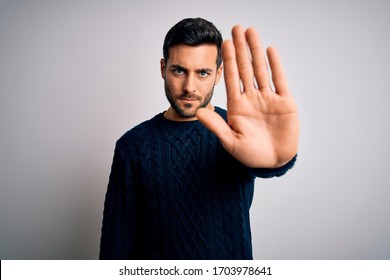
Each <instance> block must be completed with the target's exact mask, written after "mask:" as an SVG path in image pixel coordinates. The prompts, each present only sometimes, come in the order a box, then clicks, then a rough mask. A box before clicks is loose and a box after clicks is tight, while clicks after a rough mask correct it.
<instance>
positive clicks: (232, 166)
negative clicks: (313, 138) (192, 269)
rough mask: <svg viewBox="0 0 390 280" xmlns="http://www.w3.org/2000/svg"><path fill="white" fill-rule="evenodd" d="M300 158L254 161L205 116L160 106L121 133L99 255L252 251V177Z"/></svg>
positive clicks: (247, 255) (247, 254) (240, 254)
mask: <svg viewBox="0 0 390 280" xmlns="http://www.w3.org/2000/svg"><path fill="white" fill-rule="evenodd" d="M215 110H216V112H217V113H219V114H220V115H221V116H222V117H223V118H225V120H226V111H225V110H223V109H220V108H218V107H216V108H215ZM294 161H295V158H294V159H293V160H292V161H290V162H289V163H288V164H286V165H285V166H283V167H280V168H276V169H249V168H247V167H245V166H243V165H242V164H240V163H239V162H238V161H237V160H235V159H234V158H233V157H232V156H231V155H230V154H229V153H227V152H226V151H225V150H224V149H223V147H222V146H221V144H220V142H219V140H218V138H217V137H216V136H215V135H214V134H213V133H211V132H210V131H209V130H207V129H206V128H205V127H204V126H203V125H202V124H201V123H200V122H199V121H190V122H174V121H170V120H167V119H165V118H164V116H163V114H162V113H160V114H158V115H157V116H155V117H154V118H152V119H151V120H149V121H146V122H144V123H142V124H140V125H138V126H136V127H134V128H133V129H131V130H130V131H128V132H127V133H126V134H124V135H123V136H122V137H121V138H120V139H119V140H118V141H117V144H116V147H115V153H114V159H113V164H112V169H111V174H110V179H109V184H108V189H107V194H106V200H105V204H104V214H103V227H102V236H101V245H100V256H99V257H100V259H252V243H251V230H250V222H249V208H250V206H251V203H252V198H253V191H254V179H255V177H263V178H269V177H274V176H281V175H283V174H284V173H286V172H287V170H288V169H290V168H291V167H292V166H293V164H294Z"/></svg>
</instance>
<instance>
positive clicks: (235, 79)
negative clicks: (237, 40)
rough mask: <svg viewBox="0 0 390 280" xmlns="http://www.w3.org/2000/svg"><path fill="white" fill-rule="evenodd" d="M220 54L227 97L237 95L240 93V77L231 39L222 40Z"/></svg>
mask: <svg viewBox="0 0 390 280" xmlns="http://www.w3.org/2000/svg"><path fill="white" fill-rule="evenodd" d="M222 56H223V68H224V69H223V74H224V77H225V86H226V94H227V97H228V98H235V97H239V96H240V94H241V89H240V77H239V74H238V67H237V62H236V51H235V48H234V45H233V42H232V41H230V40H226V41H224V42H223V45H222Z"/></svg>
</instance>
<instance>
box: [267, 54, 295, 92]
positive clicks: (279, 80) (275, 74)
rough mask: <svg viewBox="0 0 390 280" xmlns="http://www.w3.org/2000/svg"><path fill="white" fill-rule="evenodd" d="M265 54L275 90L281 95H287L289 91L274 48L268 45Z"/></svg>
mask: <svg viewBox="0 0 390 280" xmlns="http://www.w3.org/2000/svg"><path fill="white" fill-rule="evenodd" d="M267 55H268V60H269V64H270V68H271V72H272V82H273V83H274V86H275V92H276V93H277V94H279V95H282V96H286V95H289V94H290V91H289V89H288V84H287V79H286V76H285V74H284V69H283V65H282V62H281V61H280V58H279V55H278V53H277V51H276V49H275V48H272V47H269V48H268V49H267Z"/></svg>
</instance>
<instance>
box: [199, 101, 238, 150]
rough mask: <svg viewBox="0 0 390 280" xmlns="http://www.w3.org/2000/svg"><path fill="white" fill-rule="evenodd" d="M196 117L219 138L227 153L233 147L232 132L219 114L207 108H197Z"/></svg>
mask: <svg viewBox="0 0 390 280" xmlns="http://www.w3.org/2000/svg"><path fill="white" fill-rule="evenodd" d="M196 117H197V118H198V120H199V121H200V122H201V123H202V124H203V125H204V126H205V127H206V128H207V129H208V130H210V131H211V132H212V133H214V134H215V135H216V136H217V137H218V138H219V140H220V141H221V143H222V145H223V146H224V148H225V149H226V150H227V151H229V150H230V149H231V148H232V147H233V133H232V130H231V128H230V127H229V125H228V124H227V123H226V121H225V120H224V119H223V118H222V117H221V116H220V115H219V114H217V113H216V112H214V111H212V110H210V109H207V108H199V109H198V110H197V112H196Z"/></svg>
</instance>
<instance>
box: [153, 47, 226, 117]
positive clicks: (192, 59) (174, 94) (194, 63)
mask: <svg viewBox="0 0 390 280" xmlns="http://www.w3.org/2000/svg"><path fill="white" fill-rule="evenodd" d="M216 60H217V47H216V46H215V45H200V46H195V47H192V46H187V45H175V46H173V47H171V48H169V59H168V61H165V60H164V59H162V60H161V75H162V77H163V79H164V87H165V94H166V96H167V98H168V101H169V103H170V104H171V107H170V108H169V109H168V111H167V112H166V117H168V118H169V119H171V120H177V121H190V120H195V119H196V117H195V113H196V111H197V110H198V108H205V107H207V108H210V109H211V108H213V106H212V105H211V104H210V100H211V97H212V96H213V92H214V86H215V85H216V84H217V83H218V82H219V79H220V78H221V74H222V66H221V67H220V68H219V69H217V64H216Z"/></svg>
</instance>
